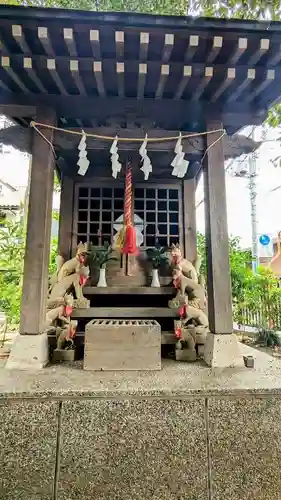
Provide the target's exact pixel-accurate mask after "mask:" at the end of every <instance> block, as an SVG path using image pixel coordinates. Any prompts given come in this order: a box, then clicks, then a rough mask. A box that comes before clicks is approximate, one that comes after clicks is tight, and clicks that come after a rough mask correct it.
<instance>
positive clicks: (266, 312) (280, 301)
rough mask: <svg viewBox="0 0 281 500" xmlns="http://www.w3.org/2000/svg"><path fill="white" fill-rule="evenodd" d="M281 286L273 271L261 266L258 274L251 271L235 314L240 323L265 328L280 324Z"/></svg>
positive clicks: (273, 327)
mask: <svg viewBox="0 0 281 500" xmlns="http://www.w3.org/2000/svg"><path fill="white" fill-rule="evenodd" d="M280 313H281V288H279V280H278V279H277V278H276V277H275V276H274V275H273V273H272V271H271V270H270V269H268V268H265V267H259V268H258V272H257V273H256V274H253V273H249V274H248V276H247V278H246V280H245V285H244V290H243V298H242V297H241V301H240V302H239V303H237V304H236V309H235V314H236V317H237V319H238V320H239V322H240V323H243V324H249V323H250V324H251V325H252V326H257V327H259V328H263V329H271V330H272V329H273V330H274V329H275V328H276V327H277V326H278V325H280Z"/></svg>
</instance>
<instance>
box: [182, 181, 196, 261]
mask: <svg viewBox="0 0 281 500" xmlns="http://www.w3.org/2000/svg"><path fill="white" fill-rule="evenodd" d="M195 190H196V186H195V179H189V180H184V181H183V210H184V212H183V220H184V250H185V257H186V259H188V260H190V262H194V261H195V259H196V257H197V233H196V209H195Z"/></svg>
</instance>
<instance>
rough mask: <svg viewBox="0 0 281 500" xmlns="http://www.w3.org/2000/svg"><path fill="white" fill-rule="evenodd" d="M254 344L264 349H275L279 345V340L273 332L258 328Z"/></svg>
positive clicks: (280, 341)
mask: <svg viewBox="0 0 281 500" xmlns="http://www.w3.org/2000/svg"><path fill="white" fill-rule="evenodd" d="M256 344H258V345H261V346H265V347H275V346H280V345H281V339H280V337H279V335H278V334H277V333H276V332H275V331H274V330H270V329H269V328H260V329H259V333H258V336H257V340H256Z"/></svg>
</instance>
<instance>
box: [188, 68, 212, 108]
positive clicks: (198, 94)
mask: <svg viewBox="0 0 281 500" xmlns="http://www.w3.org/2000/svg"><path fill="white" fill-rule="evenodd" d="M213 75H214V68H212V67H206V68H205V72H204V76H203V78H202V80H201V82H200V83H199V85H198V86H197V88H196V89H195V91H194V92H193V94H192V101H196V100H199V99H200V97H201V95H202V94H203V92H204V90H205V88H206V87H207V85H208V84H209V82H210V81H211V79H212V78H213Z"/></svg>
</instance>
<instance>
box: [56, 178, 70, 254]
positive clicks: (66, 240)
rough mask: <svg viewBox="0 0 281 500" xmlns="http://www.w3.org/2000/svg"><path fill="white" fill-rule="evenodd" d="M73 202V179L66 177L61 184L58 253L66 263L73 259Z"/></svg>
mask: <svg viewBox="0 0 281 500" xmlns="http://www.w3.org/2000/svg"><path fill="white" fill-rule="evenodd" d="M73 201H74V182H73V179H71V178H70V177H67V176H65V175H64V176H63V177H62V182H61V201H60V219H59V238H58V239H59V241H58V252H59V255H61V256H62V257H63V258H64V260H65V261H66V260H67V259H69V258H70V257H71V247H72V224H73Z"/></svg>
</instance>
